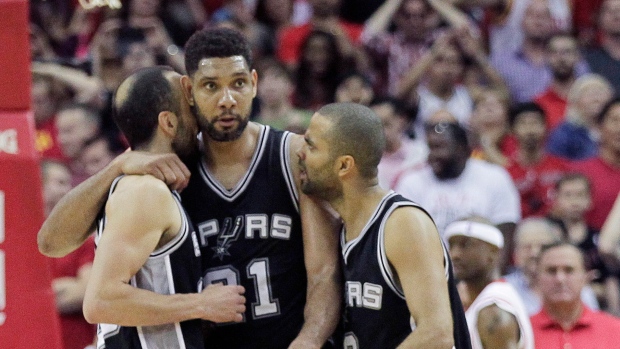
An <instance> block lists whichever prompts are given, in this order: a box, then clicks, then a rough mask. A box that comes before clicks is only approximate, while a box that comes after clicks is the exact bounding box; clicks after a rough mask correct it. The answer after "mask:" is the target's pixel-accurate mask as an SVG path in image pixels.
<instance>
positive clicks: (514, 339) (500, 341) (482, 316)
mask: <svg viewBox="0 0 620 349" xmlns="http://www.w3.org/2000/svg"><path fill="white" fill-rule="evenodd" d="M477 326H478V334H479V335H480V340H481V341H482V346H483V347H484V348H486V349H491V348H492V349H517V348H518V344H519V333H520V331H519V323H517V319H516V318H515V317H514V315H512V314H510V313H509V312H507V311H505V310H503V309H501V308H500V307H498V306H497V305H495V304H492V305H489V306H488V307H486V308H484V309H482V310H480V313H478V323H477Z"/></svg>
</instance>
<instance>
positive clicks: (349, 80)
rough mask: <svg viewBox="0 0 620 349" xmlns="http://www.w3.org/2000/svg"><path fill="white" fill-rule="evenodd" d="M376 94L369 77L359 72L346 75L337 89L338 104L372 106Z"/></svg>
mask: <svg viewBox="0 0 620 349" xmlns="http://www.w3.org/2000/svg"><path fill="white" fill-rule="evenodd" d="M374 97H375V93H374V91H373V89H372V84H371V82H370V80H369V79H368V77H367V76H366V75H364V74H362V73H360V72H358V71H352V72H350V73H347V74H345V75H344V76H343V77H342V79H340V82H339V83H338V87H337V88H336V102H338V103H342V102H350V103H359V104H362V105H365V106H368V105H370V102H371V101H372V100H373V99H374Z"/></svg>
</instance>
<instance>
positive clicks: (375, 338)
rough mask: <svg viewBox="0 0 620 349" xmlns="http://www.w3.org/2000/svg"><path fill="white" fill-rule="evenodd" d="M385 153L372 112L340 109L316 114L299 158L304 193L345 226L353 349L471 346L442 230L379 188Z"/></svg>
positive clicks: (347, 342)
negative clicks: (333, 212) (331, 211)
mask: <svg viewBox="0 0 620 349" xmlns="http://www.w3.org/2000/svg"><path fill="white" fill-rule="evenodd" d="M362 140H363V141H362ZM384 146H385V140H384V135H383V127H382V125H381V121H380V119H379V118H378V117H377V116H376V115H375V114H374V113H373V112H372V111H371V110H370V109H368V108H367V107H364V106H362V105H359V104H353V103H335V104H328V105H326V106H324V107H323V108H321V109H320V110H319V111H318V112H317V113H315V114H314V116H313V117H312V119H311V121H310V126H309V128H308V130H307V131H306V134H305V144H304V146H303V147H302V148H301V150H300V151H299V152H298V157H299V165H300V167H301V169H302V172H301V180H302V186H301V188H302V190H303V192H304V193H306V194H309V195H312V196H315V197H317V198H321V199H323V200H326V201H328V202H329V203H330V204H331V206H332V207H333V208H334V209H335V210H336V211H337V212H338V213H339V214H340V216H341V217H342V219H343V220H344V228H343V229H342V233H341V240H340V242H341V247H342V257H343V260H344V279H345V286H346V288H345V290H346V294H345V303H346V304H345V306H346V308H345V324H344V326H345V332H346V333H345V338H344V348H347V349H349V348H351V349H355V348H381V349H385V348H396V347H398V348H425V349H426V348H446V349H449V348H454V347H456V348H469V347H470V344H469V334H468V332H467V324H466V323H465V317H464V314H463V308H462V305H461V302H460V300H459V298H458V294H457V291H456V287H455V283H454V280H453V278H452V274H451V265H450V260H449V258H448V255H447V251H446V250H445V248H444V247H443V244H442V242H441V239H440V238H439V233H438V232H437V228H436V227H435V224H434V223H433V221H432V219H431V218H430V216H429V215H428V213H427V212H426V211H424V209H422V208H421V207H420V206H418V205H416V204H414V203H413V202H411V201H409V200H407V199H405V198H404V197H402V196H400V195H398V194H396V193H395V192H393V191H387V190H384V189H382V188H381V187H380V186H379V184H378V179H377V165H378V163H379V160H380V159H381V155H382V154H383V148H384Z"/></svg>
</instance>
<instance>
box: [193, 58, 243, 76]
mask: <svg viewBox="0 0 620 349" xmlns="http://www.w3.org/2000/svg"><path fill="white" fill-rule="evenodd" d="M249 71H250V69H249V67H248V65H247V62H246V61H245V58H243V56H232V57H212V58H203V59H201V60H200V62H198V71H197V73H198V77H200V74H202V75H204V76H216V77H219V76H227V75H232V74H235V73H239V72H249Z"/></svg>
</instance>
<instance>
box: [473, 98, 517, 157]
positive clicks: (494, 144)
mask: <svg viewBox="0 0 620 349" xmlns="http://www.w3.org/2000/svg"><path fill="white" fill-rule="evenodd" d="M470 131H471V137H470V138H471V142H472V148H473V150H472V154H471V156H472V157H473V158H474V159H481V160H486V161H488V162H491V163H494V164H497V165H501V166H506V165H507V164H508V158H509V157H510V156H512V155H513V154H514V153H515V152H516V151H517V140H516V139H515V137H514V136H513V135H512V134H511V133H510V124H509V121H508V99H507V96H504V95H503V94H502V93H500V92H498V91H496V90H492V89H487V90H486V91H483V92H480V93H479V94H478V96H477V97H476V99H474V111H473V113H472V115H471V121H470Z"/></svg>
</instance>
